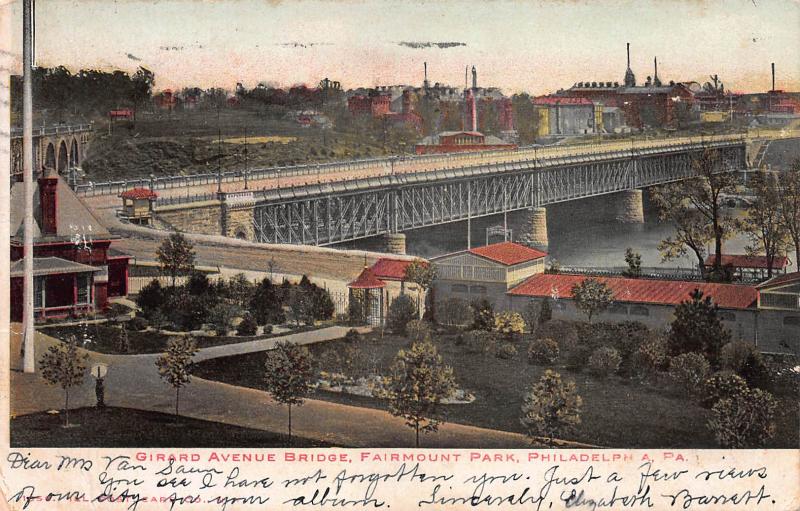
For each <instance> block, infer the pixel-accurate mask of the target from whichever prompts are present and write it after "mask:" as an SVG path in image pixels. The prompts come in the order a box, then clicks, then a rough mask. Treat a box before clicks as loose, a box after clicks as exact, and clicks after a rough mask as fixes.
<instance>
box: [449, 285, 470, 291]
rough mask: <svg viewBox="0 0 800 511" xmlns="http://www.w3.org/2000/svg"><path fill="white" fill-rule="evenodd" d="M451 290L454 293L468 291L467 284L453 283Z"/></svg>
mask: <svg viewBox="0 0 800 511" xmlns="http://www.w3.org/2000/svg"><path fill="white" fill-rule="evenodd" d="M450 290H451V291H452V292H453V293H466V292H467V286H465V285H464V284H453V286H452V287H451V288H450Z"/></svg>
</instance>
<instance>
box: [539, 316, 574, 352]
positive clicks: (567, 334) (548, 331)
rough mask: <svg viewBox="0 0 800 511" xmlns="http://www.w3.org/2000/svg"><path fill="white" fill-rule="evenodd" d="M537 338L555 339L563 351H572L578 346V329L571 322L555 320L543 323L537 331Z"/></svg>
mask: <svg viewBox="0 0 800 511" xmlns="http://www.w3.org/2000/svg"><path fill="white" fill-rule="evenodd" d="M536 337H538V338H542V339H555V340H556V341H557V342H558V347H559V349H560V350H561V351H564V352H565V351H570V350H572V349H573V348H574V347H575V346H577V345H578V329H577V328H575V324H574V323H571V322H569V321H563V320H560V319H554V320H552V321H548V322H547V323H542V324H541V325H540V326H539V328H538V329H537V330H536Z"/></svg>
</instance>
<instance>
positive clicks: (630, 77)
mask: <svg viewBox="0 0 800 511" xmlns="http://www.w3.org/2000/svg"><path fill="white" fill-rule="evenodd" d="M627 47H628V69H626V70H625V87H636V75H634V74H633V71H632V70H631V43H627Z"/></svg>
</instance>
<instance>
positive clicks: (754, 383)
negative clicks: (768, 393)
mask: <svg viewBox="0 0 800 511" xmlns="http://www.w3.org/2000/svg"><path fill="white" fill-rule="evenodd" d="M739 375H740V376H741V377H742V378H744V379H745V381H746V382H747V384H748V385H749V386H750V387H753V388H760V389H768V388H769V387H770V386H771V385H772V380H773V378H772V371H771V370H770V368H769V366H768V365H767V362H766V360H764V356H763V355H761V353H760V352H758V351H753V352H751V353H750V355H748V356H747V358H746V359H745V361H744V364H743V365H742V368H741V369H740V370H739Z"/></svg>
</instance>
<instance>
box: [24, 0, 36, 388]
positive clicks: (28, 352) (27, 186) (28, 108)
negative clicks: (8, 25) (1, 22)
mask: <svg viewBox="0 0 800 511" xmlns="http://www.w3.org/2000/svg"><path fill="white" fill-rule="evenodd" d="M31 2H32V0H22V66H23V69H22V76H23V81H22V176H23V184H24V192H25V221H24V236H25V239H24V244H23V249H24V258H25V261H24V269H25V278H24V279H23V287H24V292H23V304H22V310H23V318H22V332H23V334H22V335H23V343H22V349H23V360H22V369H23V371H24V372H26V373H33V372H35V371H36V363H35V358H34V352H33V349H34V348H33V336H34V325H33V76H32V75H33V30H32V25H33V24H32V22H31V21H32V20H31V17H32V10H33V9H32V6H31Z"/></svg>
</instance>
